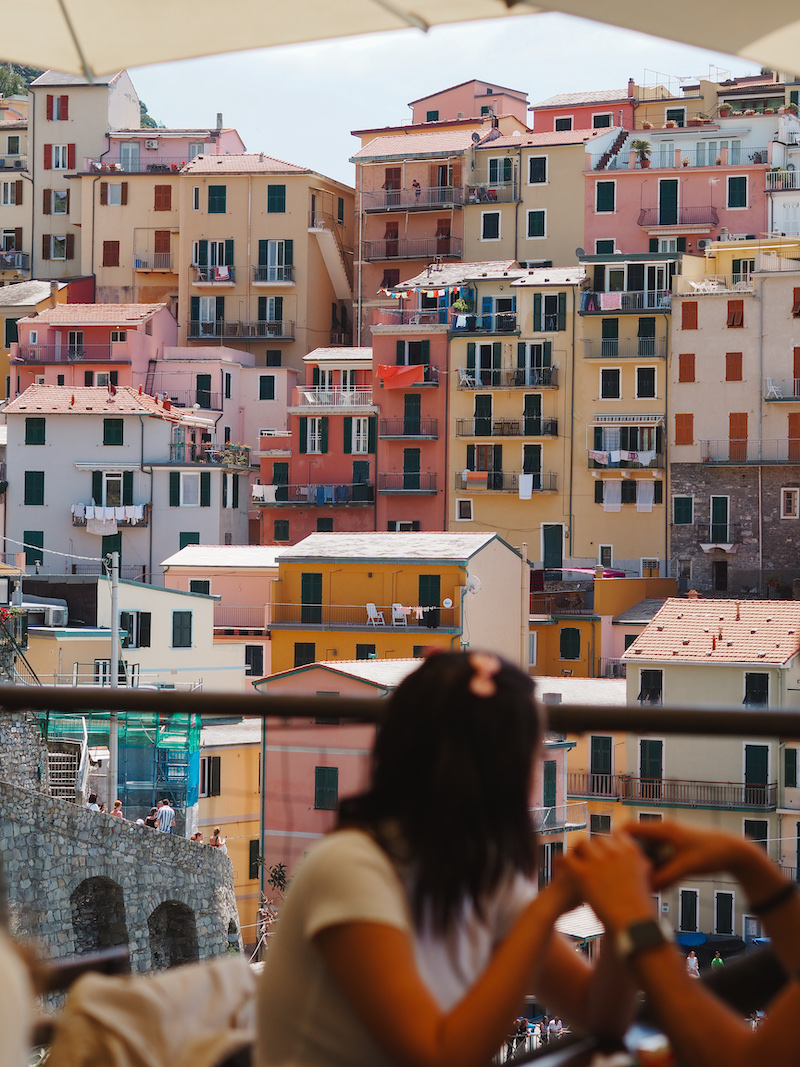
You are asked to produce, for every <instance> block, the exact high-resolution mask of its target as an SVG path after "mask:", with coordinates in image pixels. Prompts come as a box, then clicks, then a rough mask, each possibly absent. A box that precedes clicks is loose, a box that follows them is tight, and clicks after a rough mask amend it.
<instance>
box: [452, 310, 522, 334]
mask: <svg viewBox="0 0 800 1067" xmlns="http://www.w3.org/2000/svg"><path fill="white" fill-rule="evenodd" d="M450 328H451V329H452V330H453V331H454V332H455V333H519V327H518V325H517V316H516V315H515V314H514V313H513V312H511V311H500V312H498V313H497V314H495V315H459V314H455V315H451V323H450Z"/></svg>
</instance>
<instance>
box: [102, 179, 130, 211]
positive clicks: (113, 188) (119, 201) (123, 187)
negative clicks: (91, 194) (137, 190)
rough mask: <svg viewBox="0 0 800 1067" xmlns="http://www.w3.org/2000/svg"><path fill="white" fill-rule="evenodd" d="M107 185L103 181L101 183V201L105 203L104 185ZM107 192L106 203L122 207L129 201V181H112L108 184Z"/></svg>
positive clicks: (110, 205)
mask: <svg viewBox="0 0 800 1067" xmlns="http://www.w3.org/2000/svg"><path fill="white" fill-rule="evenodd" d="M104 185H106V183H105V182H102V183H101V185H100V203H101V204H102V203H103V195H102V191H103V186H104ZM107 190H108V192H107V194H106V200H105V203H106V204H108V206H109V207H121V206H122V205H123V204H126V203H127V202H128V183H127V182H111V183H109V184H108V186H107Z"/></svg>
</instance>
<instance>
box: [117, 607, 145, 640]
mask: <svg viewBox="0 0 800 1067" xmlns="http://www.w3.org/2000/svg"><path fill="white" fill-rule="evenodd" d="M151 622H152V616H151V613H150V612H149V611H121V612H120V613H119V628H120V630H121V631H122V647H123V648H150V627H151Z"/></svg>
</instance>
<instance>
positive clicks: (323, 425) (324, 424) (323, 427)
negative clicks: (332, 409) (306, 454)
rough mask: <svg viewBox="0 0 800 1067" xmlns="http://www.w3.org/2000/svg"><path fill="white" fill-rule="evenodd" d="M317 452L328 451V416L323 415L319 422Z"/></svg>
mask: <svg viewBox="0 0 800 1067" xmlns="http://www.w3.org/2000/svg"><path fill="white" fill-rule="evenodd" d="M319 430H320V433H319V441H320V445H319V450H320V452H327V451H328V416H327V415H323V416H322V418H321V419H320V420H319Z"/></svg>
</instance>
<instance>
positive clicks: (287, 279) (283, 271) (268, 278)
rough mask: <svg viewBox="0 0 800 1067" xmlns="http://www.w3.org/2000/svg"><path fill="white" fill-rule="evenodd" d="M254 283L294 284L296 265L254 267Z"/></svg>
mask: <svg viewBox="0 0 800 1067" xmlns="http://www.w3.org/2000/svg"><path fill="white" fill-rule="evenodd" d="M253 285H294V267H293V266H292V265H291V264H290V265H289V266H284V267H266V266H263V265H262V266H258V267H253Z"/></svg>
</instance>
